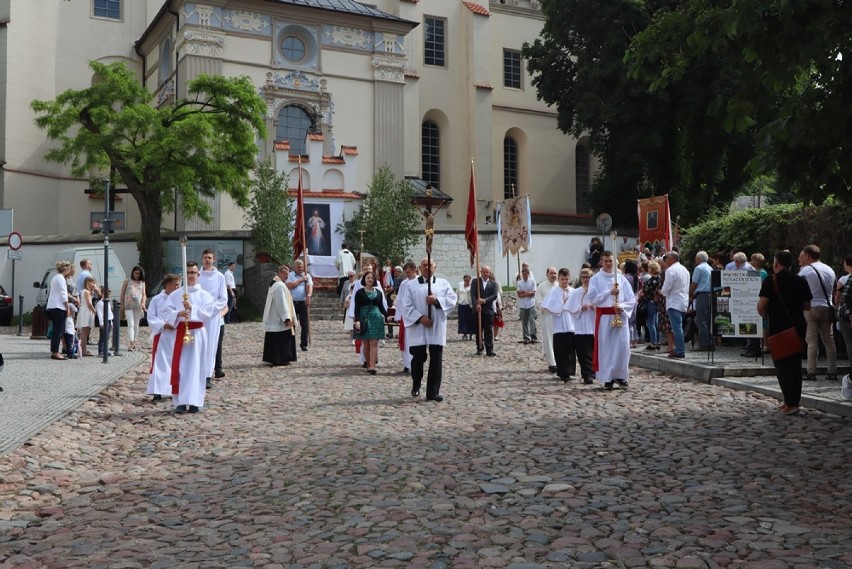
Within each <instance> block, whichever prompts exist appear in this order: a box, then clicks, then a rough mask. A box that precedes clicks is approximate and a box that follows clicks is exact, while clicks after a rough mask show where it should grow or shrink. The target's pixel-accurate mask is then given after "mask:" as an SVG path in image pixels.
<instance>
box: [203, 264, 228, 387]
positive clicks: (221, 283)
mask: <svg viewBox="0 0 852 569" xmlns="http://www.w3.org/2000/svg"><path fill="white" fill-rule="evenodd" d="M198 270H199V271H200V272H199V274H198V284H199V285H200V286H201V288H203V289H204V290H206V291H207V292H208V293H209V294H210V296H211V297H213V307H214V309H215V310H216V316H217V318H214V319H213V320H211V321H210V323H209V324H205V327H206V328H207V341H208V343H209V346H208V347H207V352H208V353H207V361H206V362H205V364H204V366H205V368H206V369H207V372H206V373H207V375H206V376H205V377H213V368H214V367H215V365H216V349H217V348H218V347H219V334H220V332H221V331H222V326H223V325H224V324H225V317H224V315H222V314H221V312H222V310H223V309H225V308H227V306H228V288H227V286H225V275H223V274H222V273H220V272H219V269H216V268H215V267H214V268H213V270H212V271H205V270H204V269H203V268H201V267H199V269H198Z"/></svg>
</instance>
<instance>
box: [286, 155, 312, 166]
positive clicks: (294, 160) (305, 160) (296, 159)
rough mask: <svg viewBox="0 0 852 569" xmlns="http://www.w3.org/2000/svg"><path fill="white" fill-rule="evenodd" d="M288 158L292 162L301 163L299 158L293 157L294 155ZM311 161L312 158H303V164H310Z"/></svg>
mask: <svg viewBox="0 0 852 569" xmlns="http://www.w3.org/2000/svg"><path fill="white" fill-rule="evenodd" d="M288 158H289V159H290V162H298V161H299V157H298V156H295V155H292V154H291V155H290V156H288ZM310 161H311V159H310V157H308V156H302V164H308V163H309V162H310Z"/></svg>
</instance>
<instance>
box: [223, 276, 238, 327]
mask: <svg viewBox="0 0 852 569" xmlns="http://www.w3.org/2000/svg"><path fill="white" fill-rule="evenodd" d="M236 270H237V264H236V263H235V262H233V261H231V262H230V263H228V270H227V271H225V290H227V291H228V313H227V314H225V324H230V323H231V313H232V312H233V311H234V309H235V308H236V307H237V281H236V280H235V279H234V271H236Z"/></svg>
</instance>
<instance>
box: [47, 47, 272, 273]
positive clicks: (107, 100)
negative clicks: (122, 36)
mask: <svg viewBox="0 0 852 569" xmlns="http://www.w3.org/2000/svg"><path fill="white" fill-rule="evenodd" d="M89 65H90V67H91V68H92V70H93V71H94V72H95V74H96V76H97V81H96V82H95V84H94V85H92V86H91V87H89V88H87V89H80V90H73V89H72V90H68V91H65V92H64V93H61V94H60V95H59V96H58V97H57V98H56V100H54V101H40V100H36V101H33V103H32V108H33V110H34V111H35V112H36V115H37V116H36V120H35V123H36V125H37V126H38V127H40V128H42V129H43V130H45V131H46V133H47V136H48V138H49V139H50V140H53V141H56V142H57V143H58V146H56V147H55V148H52V149H51V150H49V151H48V152H47V153H46V154H45V158H46V159H47V160H51V161H54V162H58V163H61V164H66V165H68V166H70V168H71V173H72V174H73V175H75V176H80V177H84V176H88V175H89V174H90V172H92V171H104V170H106V169H109V168H110V167H112V168H114V169H115V172H116V174H117V175H118V177H119V178H120V180H121V181H122V182H123V183H124V184H125V185H126V186H127V188H128V190H129V192H130V195H131V196H132V197H133V199H134V200H135V201H136V204H137V206H138V207H139V213H140V216H141V218H142V221H141V229H140V232H139V242H138V246H139V258H140V262H141V264H142V265H143V266H144V267H145V271H146V275H147V278H148V285H149V286H151V285H152V284H153V283H156V282H158V280H159V279H161V278H162V275H163V255H162V240H161V237H160V225H161V221H162V217H163V213H164V212H171V211H175V208H176V206H177V204H176V199H177V200H178V201H179V203H180V213H181V214H182V215H183V216H185V217H196V216H197V217H199V218H201V219H203V220H205V221H209V219H210V214H211V208H210V205H209V204H208V203H207V202H206V201H205V199H204V198H206V197H212V196H215V195H216V194H217V193H218V192H224V193H227V194H228V195H229V196H231V197H232V198H233V199H234V201H235V202H236V203H237V205H239V206H241V207H246V206H247V205H248V194H249V187H250V178H249V172H250V171H251V170H252V168H253V167H254V165H255V162H256V157H257V143H256V140H257V137H265V136H266V129H265V126H264V115H265V111H266V105H265V104H264V102H263V100H262V99H261V98H260V96H259V95H258V94H257V89H256V88H255V87H254V86H253V85H252V83H251V81H250V80H249V79H248V78H247V77H242V78H226V77H221V76H208V75H201V76H199V77H197V78H195V79H193V80H192V81H190V82H189V84H188V86H187V88H188V93H189V98H187V99H183V100H179V101H177V102H176V103H175V104H174V105H168V106H165V107H162V108H155V107H154V106H153V105H152V104H151V103H152V95H151V93H150V92H148V90H147V89H145V88H144V87H143V86H142V85H141V84H140V83H139V81H137V80H136V78H135V77H134V76H133V74H132V73H131V72H130V71H129V70H128V69H127V67H125V65H124V64H122V63H112V64H109V65H106V64H103V63H98V62H91V63H90V64H89Z"/></svg>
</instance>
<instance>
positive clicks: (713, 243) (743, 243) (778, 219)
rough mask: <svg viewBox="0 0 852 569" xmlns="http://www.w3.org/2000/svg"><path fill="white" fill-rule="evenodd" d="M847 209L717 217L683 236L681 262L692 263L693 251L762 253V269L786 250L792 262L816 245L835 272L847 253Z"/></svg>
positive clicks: (850, 215)
mask: <svg viewBox="0 0 852 569" xmlns="http://www.w3.org/2000/svg"><path fill="white" fill-rule="evenodd" d="M850 229H852V208H850V207H849V206H846V205H843V204H839V203H835V202H831V203H829V202H827V203H825V204H823V205H821V206H807V207H803V206H801V205H795V204H782V205H775V206H770V207H766V208H761V209H747V210H744V211H739V212H736V213H733V214H727V215H722V214H719V215H716V216H713V217H711V218H709V219H707V220H706V221H704V222H702V223H699V224H698V225H694V226H692V227H690V228H689V229H687V230H685V231H684V234H683V242H682V246H681V258H682V259H683V260H684V261H685V262H686V263H689V264H691V263H692V262H693V260H694V259H695V253H697V252H698V251H702V250H703V251H707V253H708V254H710V255H713V254H714V253H716V252H719V251H722V252H724V253H725V254H726V258H727V253H728V252H729V251H730V250H731V249H733V248H736V249H739V250H741V251H744V252H745V253H746V254H747V255H749V256H750V255H751V254H752V253H763V255H764V256H765V257H766V259H767V269H770V268H771V265H772V257H773V256H774V255H775V252H776V251H778V250H782V249H789V250H790V251H792V252H793V256H794V257H797V256H798V254H799V251H801V249H802V247H804V246H805V245H809V244H816V245H819V247H820V249H821V250H822V258H821V260H822V261H823V262H824V263H826V264H827V265H829V266H831V267H833V268H834V269H835V270H837V271H838V272H842V269H843V257H845V256H846V255H847V254H850V253H852V237H850V234H849V230H850Z"/></svg>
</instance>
